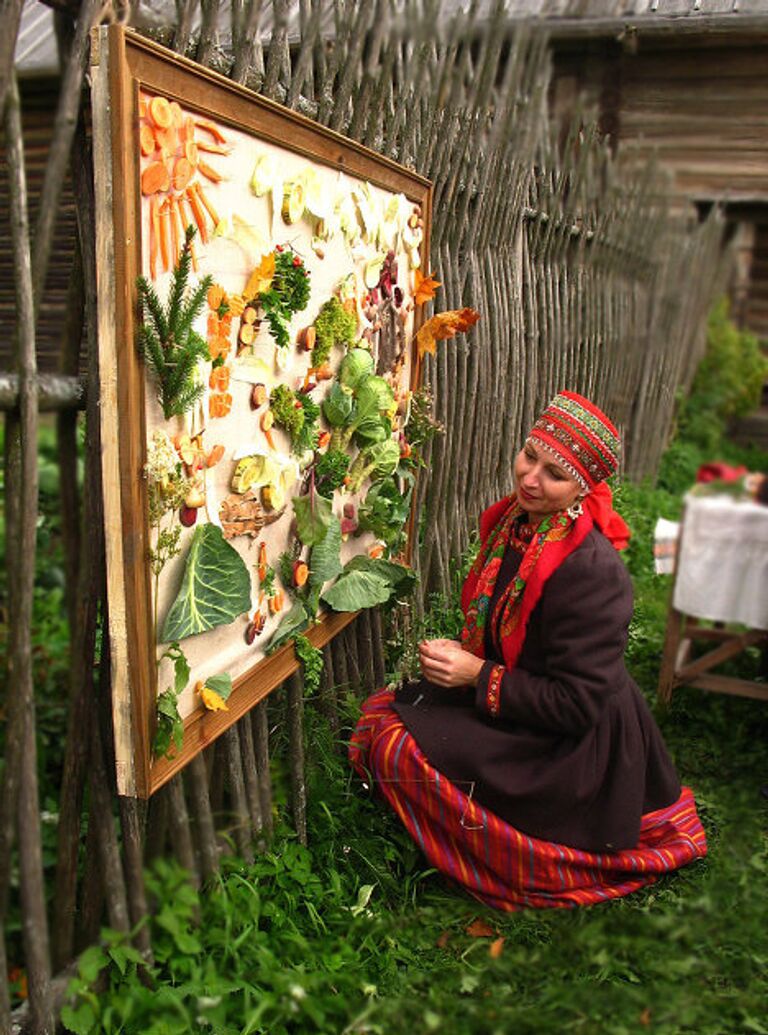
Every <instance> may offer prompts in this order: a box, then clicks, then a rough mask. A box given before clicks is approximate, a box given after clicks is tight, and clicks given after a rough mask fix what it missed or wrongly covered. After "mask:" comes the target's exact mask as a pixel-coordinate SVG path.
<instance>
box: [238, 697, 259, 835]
mask: <svg viewBox="0 0 768 1035" xmlns="http://www.w3.org/2000/svg"><path fill="white" fill-rule="evenodd" d="M238 731H239V733H240V752H241V754H242V758H243V777H244V780H245V796H246V799H247V801H248V811H249V812H250V814H251V825H252V827H253V832H254V834H256V835H257V836H258V835H260V834H261V832H262V829H263V826H264V818H263V816H262V814H261V796H260V792H259V773H258V767H257V765H256V751H255V748H254V745H253V726H252V724H251V716H250V715H244V716H243V718H242V719H241V720H240V722H239V723H238Z"/></svg>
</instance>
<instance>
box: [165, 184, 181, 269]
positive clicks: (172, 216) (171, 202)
mask: <svg viewBox="0 0 768 1035" xmlns="http://www.w3.org/2000/svg"><path fill="white" fill-rule="evenodd" d="M168 216H169V223H170V226H171V266H175V265H176V263H177V262H178V261H179V251H180V250H181V242H180V241H179V225H178V222H177V220H176V198H175V197H174V196H173V194H171V196H170V197H169V198H168Z"/></svg>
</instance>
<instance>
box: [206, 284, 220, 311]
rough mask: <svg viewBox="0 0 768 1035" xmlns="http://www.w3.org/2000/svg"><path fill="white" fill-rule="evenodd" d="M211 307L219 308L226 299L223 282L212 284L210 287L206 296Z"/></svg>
mask: <svg viewBox="0 0 768 1035" xmlns="http://www.w3.org/2000/svg"><path fill="white" fill-rule="evenodd" d="M206 301H207V302H208V308H209V309H218V308H219V306H220V305H221V303H222V302H223V301H224V288H223V287H222V286H221V284H211V286H210V287H209V288H208V294H207V296H206Z"/></svg>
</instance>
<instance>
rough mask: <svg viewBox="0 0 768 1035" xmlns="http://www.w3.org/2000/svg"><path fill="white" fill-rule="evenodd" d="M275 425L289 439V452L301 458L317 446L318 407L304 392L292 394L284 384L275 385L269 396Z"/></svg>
mask: <svg viewBox="0 0 768 1035" xmlns="http://www.w3.org/2000/svg"><path fill="white" fill-rule="evenodd" d="M269 408H270V409H271V410H272V413H273V414H274V418H275V423H276V424H278V425H279V426H280V427H281V428H284V429H285V430H286V431H287V432H288V434H289V435H290V437H291V451H292V452H293V453H295V455H296V456H303V455H304V453H306V452H307V451H308V450H311V449H315V448H316V446H317V434H318V418H319V417H320V407H319V406H318V405H317V403H316V402H315V401H314V400H313V399H311V398H310V397H309V395H308V394H307V393H306V392H294V391H293V390H292V389H291V388H289V386H288V385H286V384H280V385H276V386H275V387H274V388H273V389H272V391H271V393H270V396H269Z"/></svg>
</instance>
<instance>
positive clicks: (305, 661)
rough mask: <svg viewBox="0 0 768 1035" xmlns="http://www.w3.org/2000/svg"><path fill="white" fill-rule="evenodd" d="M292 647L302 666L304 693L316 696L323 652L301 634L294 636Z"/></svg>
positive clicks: (321, 675) (321, 673)
mask: <svg viewBox="0 0 768 1035" xmlns="http://www.w3.org/2000/svg"><path fill="white" fill-rule="evenodd" d="M293 649H294V650H295V651H296V657H297V658H298V660H299V661H300V662H301V664H302V666H303V675H304V693H305V695H306V696H307V697H316V696H317V694H318V693H319V691H320V680H321V679H322V677H323V666H324V662H323V652H322V650H321V649H320V648H319V647H313V646H312V644H311V643H310V642H309V640H308V639H307V637H306V636H303V635H301V634H300V635H298V636H296V637H295V639H294V641H293Z"/></svg>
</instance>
